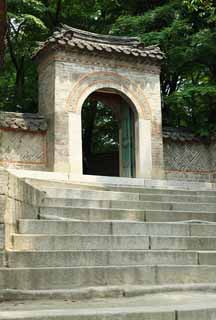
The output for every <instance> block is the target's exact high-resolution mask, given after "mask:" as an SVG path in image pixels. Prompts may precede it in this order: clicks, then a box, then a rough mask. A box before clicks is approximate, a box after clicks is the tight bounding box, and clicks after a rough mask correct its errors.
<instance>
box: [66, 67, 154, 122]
mask: <svg viewBox="0 0 216 320" xmlns="http://www.w3.org/2000/svg"><path fill="white" fill-rule="evenodd" d="M104 88H109V89H114V90H116V91H117V92H118V93H119V94H120V95H121V96H123V97H124V98H125V100H126V101H128V102H129V104H130V105H131V107H132V109H133V110H134V111H135V112H136V113H137V115H138V117H139V118H141V119H145V120H150V119H151V108H150V105H149V103H148V100H147V98H146V97H145V95H144V93H143V90H141V89H140V88H139V85H138V84H137V83H135V82H134V81H131V80H129V79H128V78H126V77H124V76H121V75H119V74H118V73H115V72H91V73H88V74H86V75H84V76H82V77H80V79H79V80H78V81H77V82H76V83H75V85H74V86H73V88H72V89H71V91H70V94H69V96H68V98H67V102H66V106H65V111H67V112H73V113H81V110H82V106H83V104H84V102H85V100H86V99H87V98H88V96H89V95H90V94H91V93H93V92H95V91H97V90H100V89H104Z"/></svg>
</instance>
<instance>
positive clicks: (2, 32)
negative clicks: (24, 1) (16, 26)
mask: <svg viewBox="0 0 216 320" xmlns="http://www.w3.org/2000/svg"><path fill="white" fill-rule="evenodd" d="M6 12H7V9H6V0H2V1H1V2H0V69H1V68H2V67H3V64H4V52H5V37H6V31H7V15H6Z"/></svg>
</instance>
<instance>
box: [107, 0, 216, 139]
mask: <svg viewBox="0 0 216 320" xmlns="http://www.w3.org/2000/svg"><path fill="white" fill-rule="evenodd" d="M215 21H216V15H215V5H214V4H213V2H212V1H207V0H206V1H204V0H203V1H202V0H197V1H184V2H182V1H180V0H174V1H166V2H164V3H163V4H161V3H160V4H158V5H156V6H155V7H154V8H152V9H150V10H148V11H146V12H145V13H144V14H141V15H122V16H120V17H119V18H118V19H117V21H116V22H115V23H114V26H113V29H112V30H113V33H115V34H127V35H131V36H134V35H138V36H139V37H140V39H141V40H142V41H143V42H144V43H145V44H146V45H151V44H158V45H160V47H161V49H162V50H163V51H164V52H165V53H166V60H165V61H164V63H163V66H162V73H161V83H162V87H161V90H162V95H163V122H164V124H165V125H169V126H178V127H182V126H183V127H188V128H191V129H193V130H194V131H195V132H196V133H198V134H201V135H208V134H210V133H213V132H215V131H216V125H215V114H216V105H215V102H216V79H215V75H216V72H215V71H216V68H215V63H216V41H215V40H216V28H215Z"/></svg>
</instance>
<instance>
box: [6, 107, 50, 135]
mask: <svg viewBox="0 0 216 320" xmlns="http://www.w3.org/2000/svg"><path fill="white" fill-rule="evenodd" d="M2 128H3V129H14V130H18V129H20V130H24V131H46V130H47V128H48V126H47V121H46V119H45V118H44V117H42V116H39V115H38V114H31V113H16V112H0V129H2Z"/></svg>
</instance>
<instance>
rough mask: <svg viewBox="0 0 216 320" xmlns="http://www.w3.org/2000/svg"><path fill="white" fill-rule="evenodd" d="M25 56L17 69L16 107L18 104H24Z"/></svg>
mask: <svg viewBox="0 0 216 320" xmlns="http://www.w3.org/2000/svg"><path fill="white" fill-rule="evenodd" d="M24 84H25V78H24V57H23V58H22V61H21V63H20V65H19V68H18V69H17V70H16V83H15V96H14V103H15V107H16V106H17V105H19V106H22V104H23V96H24Z"/></svg>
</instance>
